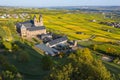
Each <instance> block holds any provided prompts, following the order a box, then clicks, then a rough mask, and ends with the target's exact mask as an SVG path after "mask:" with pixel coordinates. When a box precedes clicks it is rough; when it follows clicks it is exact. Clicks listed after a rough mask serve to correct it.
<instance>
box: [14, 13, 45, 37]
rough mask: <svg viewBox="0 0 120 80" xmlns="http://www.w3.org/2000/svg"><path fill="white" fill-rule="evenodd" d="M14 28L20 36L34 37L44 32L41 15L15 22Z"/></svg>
mask: <svg viewBox="0 0 120 80" xmlns="http://www.w3.org/2000/svg"><path fill="white" fill-rule="evenodd" d="M16 28H17V31H18V32H19V33H20V35H21V37H35V36H38V35H41V34H46V28H45V26H44V25H43V19H42V15H40V16H39V19H37V17H36V16H34V18H33V20H29V21H25V22H20V23H17V24H16Z"/></svg>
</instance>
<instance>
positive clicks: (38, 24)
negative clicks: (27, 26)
mask: <svg viewBox="0 0 120 80" xmlns="http://www.w3.org/2000/svg"><path fill="white" fill-rule="evenodd" d="M34 25H35V26H36V27H39V26H43V19H42V15H40V16H39V20H37V17H36V16H34Z"/></svg>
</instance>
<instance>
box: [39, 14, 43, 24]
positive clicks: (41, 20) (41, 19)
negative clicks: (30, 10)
mask: <svg viewBox="0 0 120 80" xmlns="http://www.w3.org/2000/svg"><path fill="white" fill-rule="evenodd" d="M39 23H40V26H43V18H42V15H40V16H39Z"/></svg>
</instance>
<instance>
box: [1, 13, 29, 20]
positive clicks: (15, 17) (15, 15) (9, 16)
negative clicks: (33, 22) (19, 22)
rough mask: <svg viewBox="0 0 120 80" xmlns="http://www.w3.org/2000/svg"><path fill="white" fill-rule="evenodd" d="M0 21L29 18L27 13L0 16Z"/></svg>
mask: <svg viewBox="0 0 120 80" xmlns="http://www.w3.org/2000/svg"><path fill="white" fill-rule="evenodd" d="M0 18H1V19H7V18H14V19H18V18H21V19H25V18H30V16H29V15H28V14H27V13H22V14H5V13H4V14H0Z"/></svg>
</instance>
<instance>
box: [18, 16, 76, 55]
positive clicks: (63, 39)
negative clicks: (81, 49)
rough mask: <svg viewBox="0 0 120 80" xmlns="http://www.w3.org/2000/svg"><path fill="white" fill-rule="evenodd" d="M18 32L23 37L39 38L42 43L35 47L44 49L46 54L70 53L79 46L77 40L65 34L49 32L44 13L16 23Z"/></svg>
mask: <svg viewBox="0 0 120 80" xmlns="http://www.w3.org/2000/svg"><path fill="white" fill-rule="evenodd" d="M16 29H17V32H18V33H19V34H20V36H21V37H22V38H28V39H29V38H36V37H37V38H39V39H40V40H42V43H40V44H36V45H35V47H37V48H38V49H40V50H42V51H43V52H44V53H45V54H46V55H50V56H57V55H58V54H61V53H70V52H73V51H75V50H76V49H77V48H78V45H77V41H75V40H73V41H69V40H68V37H67V36H65V35H58V34H55V33H52V32H48V31H47V30H46V27H45V26H44V24H43V19H42V15H39V18H37V17H36V16H34V18H33V20H28V21H25V22H19V23H17V24H16Z"/></svg>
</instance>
